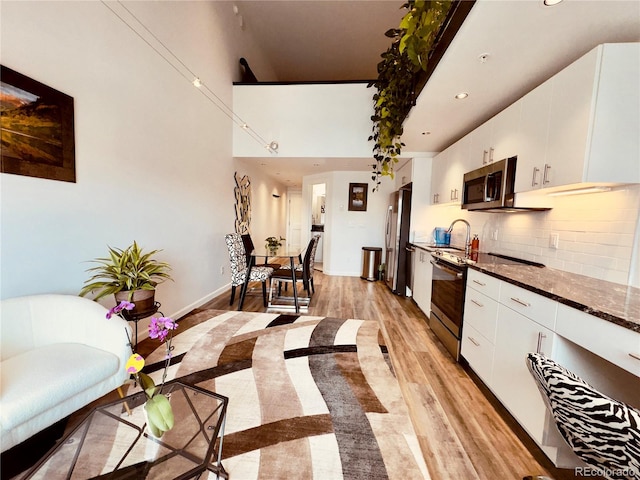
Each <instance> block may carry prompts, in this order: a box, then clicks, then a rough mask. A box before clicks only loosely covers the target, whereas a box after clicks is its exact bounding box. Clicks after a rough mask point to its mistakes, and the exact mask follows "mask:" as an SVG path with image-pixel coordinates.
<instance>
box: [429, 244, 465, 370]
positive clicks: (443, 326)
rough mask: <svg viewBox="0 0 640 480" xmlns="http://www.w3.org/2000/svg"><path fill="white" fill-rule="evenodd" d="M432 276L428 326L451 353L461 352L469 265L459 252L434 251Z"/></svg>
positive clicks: (455, 356)
mask: <svg viewBox="0 0 640 480" xmlns="http://www.w3.org/2000/svg"><path fill="white" fill-rule="evenodd" d="M431 264H432V265H433V280H432V285H431V286H432V292H431V315H430V317H429V326H430V327H431V330H432V331H433V333H435V334H436V336H437V337H438V338H439V339H440V341H441V342H442V344H443V345H444V346H445V348H446V349H447V350H448V351H449V353H451V356H453V358H455V359H456V361H457V360H458V358H459V356H460V336H461V332H462V315H463V310H464V294H465V287H466V283H467V265H466V263H465V262H464V259H462V258H460V257H458V256H456V255H448V254H446V253H442V252H435V253H434V254H433V255H432V260H431Z"/></svg>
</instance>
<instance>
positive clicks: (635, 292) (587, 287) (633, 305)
mask: <svg viewBox="0 0 640 480" xmlns="http://www.w3.org/2000/svg"><path fill="white" fill-rule="evenodd" d="M412 245H413V246H415V247H417V248H420V249H422V250H426V251H428V252H432V251H434V250H435V248H434V247H433V245H431V244H429V243H413V244H412ZM470 268H473V269H474V270H478V271H479V272H482V273H486V274H487V275H491V276H492V277H496V278H499V279H500V280H504V281H505V282H509V283H512V284H514V285H517V286H518V287H521V288H524V289H526V290H529V291H532V292H534V293H537V294H539V295H542V296H545V297H547V298H550V299H552V300H555V301H557V302H559V303H563V304H565V305H567V306H569V307H572V308H575V309H577V310H580V311H582V312H585V313H588V314H590V315H593V316H596V317H599V318H602V319H604V320H607V321H609V322H612V323H615V324H617V325H620V326H621V327H624V328H628V329H629V330H633V331H634V332H638V333H640V288H635V287H630V286H627V285H620V284H618V283H613V282H607V281H605V280H600V279H598V278H592V277H587V276H585V275H579V274H576V273H570V272H563V271H562V270H555V269H553V268H548V267H537V266H532V265H523V264H519V263H515V262H512V261H509V260H505V259H502V258H499V257H495V256H493V255H489V254H486V253H480V254H479V255H478V258H477V263H476V264H475V265H470Z"/></svg>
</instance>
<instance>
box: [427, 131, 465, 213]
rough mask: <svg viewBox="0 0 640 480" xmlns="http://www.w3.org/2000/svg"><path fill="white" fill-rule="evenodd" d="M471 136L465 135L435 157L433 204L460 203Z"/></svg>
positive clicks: (432, 184) (432, 188) (432, 182)
mask: <svg viewBox="0 0 640 480" xmlns="http://www.w3.org/2000/svg"><path fill="white" fill-rule="evenodd" d="M469 143H470V138H469V137H464V138H462V139H461V140H459V141H457V142H456V143H454V144H453V145H451V146H450V147H449V148H447V149H446V150H445V151H443V152H442V153H440V154H438V155H437V156H436V157H435V158H434V159H433V173H432V176H431V193H432V199H431V203H432V204H460V202H461V201H462V177H463V175H464V174H465V173H466V171H467V169H468V168H467V167H468V158H469Z"/></svg>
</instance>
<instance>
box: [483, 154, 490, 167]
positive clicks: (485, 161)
mask: <svg viewBox="0 0 640 480" xmlns="http://www.w3.org/2000/svg"><path fill="white" fill-rule="evenodd" d="M487 155H489V152H488V151H487V150H483V151H482V164H483V165H486V164H487Z"/></svg>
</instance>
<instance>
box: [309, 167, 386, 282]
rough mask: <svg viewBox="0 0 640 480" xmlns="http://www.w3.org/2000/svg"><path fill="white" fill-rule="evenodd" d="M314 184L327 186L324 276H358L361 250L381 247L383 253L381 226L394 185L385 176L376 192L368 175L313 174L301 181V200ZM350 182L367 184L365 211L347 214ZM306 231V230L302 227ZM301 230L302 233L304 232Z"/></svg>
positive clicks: (382, 227) (359, 173)
mask: <svg viewBox="0 0 640 480" xmlns="http://www.w3.org/2000/svg"><path fill="white" fill-rule="evenodd" d="M313 183H326V184H327V193H326V194H327V199H326V209H325V210H326V213H325V233H324V238H323V240H324V242H325V246H324V258H323V269H324V273H325V274H327V275H345V276H360V274H361V273H362V247H381V248H383V250H384V224H385V215H386V210H387V205H388V201H389V195H390V194H391V192H393V191H394V190H395V187H394V182H393V181H392V180H391V179H390V178H389V177H384V178H383V179H382V182H381V184H380V188H379V190H378V191H376V192H373V191H372V189H373V187H374V186H375V182H373V181H372V180H371V173H370V172H331V173H329V174H327V175H322V176H321V175H313V176H311V177H305V178H304V180H303V198H304V200H306V201H308V203H309V207H308V210H307V211H308V217H309V221H310V219H311V210H310V203H311V201H310V199H311V195H310V194H309V195H308V196H307V194H306V193H305V192H307V190H310V188H309V187H308V186H309V185H311V184H313ZM349 183H368V184H369V192H368V197H367V211H366V212H354V211H349V206H348V200H349ZM304 228H306V227H304ZM303 231H304V230H303Z"/></svg>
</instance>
